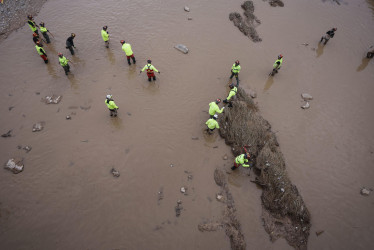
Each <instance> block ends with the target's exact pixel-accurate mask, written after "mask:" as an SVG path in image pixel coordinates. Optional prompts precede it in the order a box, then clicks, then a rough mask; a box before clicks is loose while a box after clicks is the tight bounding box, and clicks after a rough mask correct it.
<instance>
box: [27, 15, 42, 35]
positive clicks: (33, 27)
mask: <svg viewBox="0 0 374 250" xmlns="http://www.w3.org/2000/svg"><path fill="white" fill-rule="evenodd" d="M27 19H29V20H28V21H27V24H28V25H29V26H30V29H31V30H32V31H33V32H34V33H36V34H39V33H38V28H39V26H38V25H37V24H36V23H35V21H34V18H33V17H32V15H28V16H27Z"/></svg>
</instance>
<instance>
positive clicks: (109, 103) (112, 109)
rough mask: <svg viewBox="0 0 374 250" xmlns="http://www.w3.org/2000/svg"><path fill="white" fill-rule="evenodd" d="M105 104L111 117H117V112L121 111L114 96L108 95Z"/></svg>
mask: <svg viewBox="0 0 374 250" xmlns="http://www.w3.org/2000/svg"><path fill="white" fill-rule="evenodd" d="M105 104H106V106H107V107H108V109H109V111H110V116H114V117H116V116H117V110H118V109H119V108H118V107H117V105H116V104H115V103H114V100H113V97H112V95H107V96H106V99H105Z"/></svg>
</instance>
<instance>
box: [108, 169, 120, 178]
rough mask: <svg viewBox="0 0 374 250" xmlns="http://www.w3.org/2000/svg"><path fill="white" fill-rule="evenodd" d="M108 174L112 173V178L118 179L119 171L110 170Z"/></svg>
mask: <svg viewBox="0 0 374 250" xmlns="http://www.w3.org/2000/svg"><path fill="white" fill-rule="evenodd" d="M110 173H112V175H113V176H114V177H119V176H120V174H119V171H118V170H116V169H115V168H112V169H111V170H110Z"/></svg>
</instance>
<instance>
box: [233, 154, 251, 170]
mask: <svg viewBox="0 0 374 250" xmlns="http://www.w3.org/2000/svg"><path fill="white" fill-rule="evenodd" d="M249 158H251V155H250V154H249V153H248V152H246V153H245V154H241V155H239V156H237V157H236V158H235V161H234V166H232V167H231V170H235V169H237V168H238V167H240V166H243V167H244V168H249V167H250V165H249V164H246V163H247V162H248V159H249Z"/></svg>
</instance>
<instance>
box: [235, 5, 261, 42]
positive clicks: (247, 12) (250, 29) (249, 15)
mask: <svg viewBox="0 0 374 250" xmlns="http://www.w3.org/2000/svg"><path fill="white" fill-rule="evenodd" d="M241 7H242V9H243V10H244V16H245V18H243V17H242V16H241V15H240V14H239V13H238V12H232V13H230V15H229V19H230V21H232V22H233V23H234V25H235V26H236V27H238V29H239V30H240V31H241V32H242V33H243V34H244V35H246V36H248V37H249V38H251V40H252V41H253V42H261V41H262V39H261V38H260V37H259V35H258V34H257V31H256V29H255V27H256V26H257V25H259V24H261V21H260V20H259V19H258V18H257V17H256V16H255V15H254V14H253V13H254V10H255V7H254V5H253V2H252V1H245V2H244V3H243V4H242V5H241Z"/></svg>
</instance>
